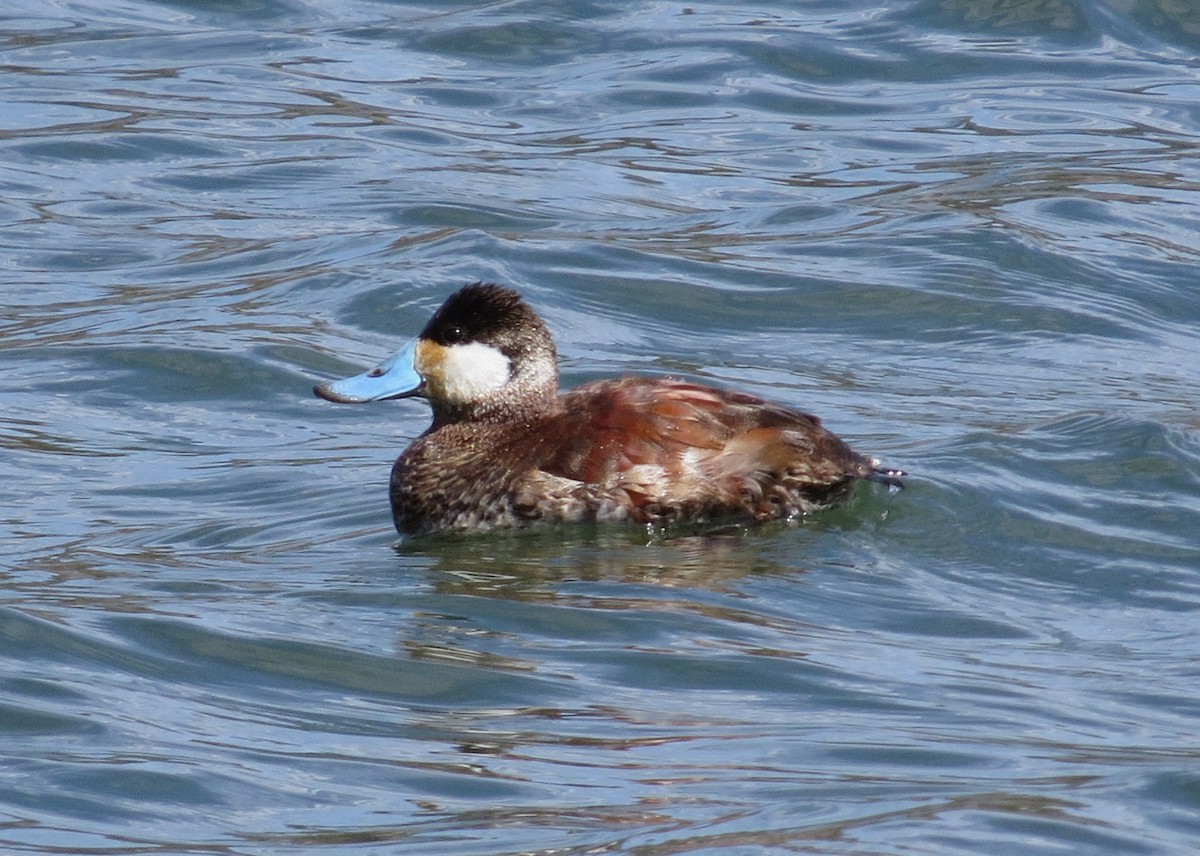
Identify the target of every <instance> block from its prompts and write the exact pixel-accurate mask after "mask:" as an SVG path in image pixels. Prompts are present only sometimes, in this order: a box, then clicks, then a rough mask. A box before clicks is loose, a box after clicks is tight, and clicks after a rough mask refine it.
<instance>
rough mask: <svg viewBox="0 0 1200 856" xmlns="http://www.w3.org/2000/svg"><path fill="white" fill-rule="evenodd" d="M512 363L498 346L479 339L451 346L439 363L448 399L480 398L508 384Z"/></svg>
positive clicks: (444, 391) (443, 388) (455, 400)
mask: <svg viewBox="0 0 1200 856" xmlns="http://www.w3.org/2000/svg"><path fill="white" fill-rule="evenodd" d="M511 367H512V362H511V361H510V360H509V358H508V357H506V356H504V354H502V353H501V352H500V351H499V350H498V349H496V348H493V347H492V346H491V345H484V344H481V343H479V342H470V343H468V344H466V345H449V346H448V347H447V348H446V350H445V352H444V353H443V356H442V361H441V365H440V366H439V369H440V374H441V376H442V377H441V381H442V384H441V385H442V393H443V395H445V397H446V399H447V400H448V401H452V402H458V403H466V402H470V401H477V400H479V399H480V398H483V397H484V396H486V395H488V394H490V393H493V392H495V391H496V390H498V389H500V387H502V386H504V384H506V383H508V379H509V376H510V369H511Z"/></svg>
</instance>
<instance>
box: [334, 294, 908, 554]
mask: <svg viewBox="0 0 1200 856" xmlns="http://www.w3.org/2000/svg"><path fill="white" fill-rule="evenodd" d="M467 346H471V347H472V353H479V352H480V347H481V346H483V349H484V351H486V350H487V349H494V350H493V351H492V353H496V352H498V353H499V354H502V355H503V356H504V357H505V358H506V359H507V360H508V363H509V364H510V365H511V370H510V376H509V378H508V381H507V383H504V384H503V385H502V386H500V387H499V388H498V389H495V388H487V387H485V386H484V385H475V384H471V383H469V382H466V381H468V380H469V379H468V378H463V377H449V376H446V373H447V372H448V371H454V372H460V373H461V372H464V371H468V370H469V368H468V367H469V366H470V364H471V363H470V361H467V360H459V359H454V358H451V357H448V356H447V355H448V354H453V353H454V351H453V349H454V348H460V349H465V348H466V347H467ZM416 353H417V354H418V364H417V365H416V370H417V371H418V372H419V373H420V376H421V378H422V383H421V387H420V389H419V390H417V391H415V392H414V393H413V394H418V395H424V396H425V397H427V398H428V399H429V400H430V404H431V405H432V407H433V413H434V421H433V425H432V426H431V427H430V428H429V430H428V431H426V432H425V433H424V434H423V435H421V436H420V437H419V438H417V440H416V441H414V442H413V444H412V445H411V446H410V447H409V448H408V449H407V450H406V451H405V452H404V454H402V455H401V456H400V458H399V460H397V461H396V464H395V466H394V467H393V469H392V479H391V501H392V511H393V514H394V517H395V522H396V527H397V529H399V530H400V531H401V532H403V533H407V534H418V533H429V532H436V531H442V530H486V529H492V528H507V527H517V526H525V525H528V524H532V523H571V522H620V521H628V522H636V523H643V524H661V523H671V522H693V523H698V522H709V521H718V520H743V521H747V522H760V521H766V520H775V519H786V518H791V517H796V516H799V515H803V514H807V513H809V512H812V511H815V510H818V509H821V508H826V507H828V506H829V505H831V504H833V503H834V502H836V501H837V500H838V499H840V498H842V497H843V496H845V494H846V493H847V492H848V490H849V488H850V487H851V486H852V485H853V483H854V482H855V480H857V479H864V478H875V477H879V478H882V479H883V480H885V481H889V482H890V483H897V477H898V476H900V475H903V474H902V473H899V472H898V471H886V472H885V471H880V470H877V469H876V467H875V464H874V462H873V461H872V460H871V459H869V458H866V457H863V456H862V455H859V454H857V453H856V452H854V451H853V450H851V449H850V447H849V446H847V445H846V444H845V443H843V442H842V441H841V440H839V439H838V438H837V437H835V436H834V435H833V434H831V433H830V432H829V431H827V430H825V428H823V427H822V426H821V423H820V421H819V420H818V419H817V418H816V417H813V416H809V415H808V414H805V413H799V412H797V411H793V410H788V409H786V408H783V407H780V406H778V405H775V404H771V403H769V402H767V401H764V400H762V399H760V398H757V397H755V396H752V395H746V394H744V393H738V392H728V391H724V390H719V389H712V388H709V387H704V386H699V385H697V384H694V383H687V382H684V381H679V380H671V379H665V378H664V379H652V378H624V379H620V380H608V381H600V382H596V383H590V384H587V385H585V386H582V387H579V388H578V389H575V390H573V391H572V392H569V393H566V394H565V395H562V396H559V395H558V392H557V388H558V371H557V366H556V358H555V352H554V345H553V342H552V340H551V338H550V335H549V332H548V331H547V330H546V328H545V326H544V324H543V323H542V322H541V320H540V319H539V318H538V317H537V316H536V315H535V314H534V313H533V312H532V311H531V310H530V309H529V308H528V307H527V306H526V304H525V303H524V302H523V301H522V300H521V299H520V297H519V296H518V295H517V293H516V292H514V291H511V290H510V289H506V288H501V287H500V286H495V285H483V284H478V283H477V284H475V285H471V286H467V287H466V288H463V289H461V290H460V291H459V292H457V293H456V294H455V295H453V296H452V297H451V298H450V299H449V300H448V301H447V302H446V303H445V305H443V306H442V308H441V309H439V310H438V311H437V313H436V314H435V315H434V317H433V319H432V320H431V321H430V322H429V324H428V325H427V326H426V327H425V329H424V330H423V331H422V334H421V339H420V344H419V347H418V348H417V349H416ZM492 365H494V364H492ZM448 367H451V368H448ZM474 389H479V390H481V391H480V392H479V393H478V394H477V395H472V394H467V393H463V392H461V391H462V390H474ZM441 390H458V391H459V392H457V393H456V394H455V395H454V396H450V395H448V394H444V393H441V392H440V391H441ZM318 394H321V395H325V396H326V397H332V396H331V395H330V394H329V393H327V392H323V391H322V389H321V388H318ZM389 397H394V396H390V395H389Z"/></svg>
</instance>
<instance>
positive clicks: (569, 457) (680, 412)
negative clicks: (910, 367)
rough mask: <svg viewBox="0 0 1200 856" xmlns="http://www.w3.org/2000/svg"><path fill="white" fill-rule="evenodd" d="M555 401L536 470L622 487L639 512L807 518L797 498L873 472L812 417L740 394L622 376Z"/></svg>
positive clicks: (676, 382) (671, 381) (866, 462)
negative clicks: (550, 444)
mask: <svg viewBox="0 0 1200 856" xmlns="http://www.w3.org/2000/svg"><path fill="white" fill-rule="evenodd" d="M561 404H562V410H561V412H560V413H559V414H558V415H557V416H556V417H555V420H554V423H555V424H554V425H553V426H552V427H551V432H552V434H553V435H554V436H556V437H557V438H559V442H558V443H555V444H554V446H555V449H554V452H553V454H552V455H551V456H550V457H549V458H548V459H547V460H545V461H543V463H542V464H541V466H540V467H539V468H540V469H541V470H542V471H544V472H546V473H547V474H550V475H554V476H561V477H564V478H569V479H573V480H577V481H579V482H584V483H588V484H592V485H597V486H602V487H604V488H610V489H619V490H621V491H624V492H625V493H627V494H628V495H629V496H630V499H631V501H632V502H633V503H634V504H635V505H637V506H639V507H642V506H650V507H652V508H660V507H661V508H667V509H678V510H679V512H680V513H686V514H689V515H690V514H695V513H696V511H697V509H699V510H700V511H701V513H704V510H705V509H710V510H711V512H712V513H714V514H715V513H745V512H747V511H750V512H751V513H752V514H754V515H755V516H763V515H767V516H779V515H780V511H779V508H780V504H781V503H783V504H785V505H788V506H789V507H792V506H794V508H792V511H793V513H794V512H795V511H800V512H803V511H806V510H808V508H806V507H803V503H802V502H801V501H800V500H799V497H800V496H801V495H804V494H812V495H816V494H819V493H822V492H827V491H829V490H830V489H832V488H834V487H836V486H839V485H842V484H844V483H845V482H847V481H848V480H849V479H850V478H853V477H862V476H865V475H867V474H868V473H869V472H870V462H869V461H868V460H867V459H865V458H863V457H861V456H860V455H857V454H856V453H854V452H853V451H851V450H850V448H849V447H848V446H846V444H845V443H843V442H842V441H841V440H839V439H838V438H837V437H835V436H834V435H833V434H831V433H830V432H828V431H827V430H825V429H824V428H823V427H821V423H820V421H819V420H818V419H817V418H816V417H813V416H809V415H808V414H805V413H800V412H798V411H793V410H788V409H787V408H783V407H779V406H778V405H774V404H771V403H769V402H766V401H764V400H762V399H760V398H757V397H755V396H752V395H746V394H744V393H737V392H729V391H725V390H719V389H712V388H709V387H704V386H700V385H698V384H693V383H687V382H683V381H675V380H666V379H649V378H624V379H621V380H614V381H601V382H598V383H592V384H587V385H585V386H582V387H580V388H578V389H576V390H574V391H572V392H570V393H568V394H566V395H565V396H563V397H562V399H561ZM562 438H568V439H567V440H566V441H565V442H564V441H563V439H562ZM772 497H774V498H772ZM706 516H707V515H706Z"/></svg>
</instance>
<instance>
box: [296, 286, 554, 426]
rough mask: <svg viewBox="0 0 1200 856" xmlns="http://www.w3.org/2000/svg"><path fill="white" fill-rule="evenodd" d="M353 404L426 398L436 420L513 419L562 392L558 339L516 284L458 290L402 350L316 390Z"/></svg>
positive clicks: (548, 403) (542, 407)
mask: <svg viewBox="0 0 1200 856" xmlns="http://www.w3.org/2000/svg"><path fill="white" fill-rule="evenodd" d="M313 392H315V393H316V394H317V395H318V396H320V397H321V398H325V399H328V400H329V401H338V402H343V403H348V404H359V403H364V402H368V401H383V400H384V399H388V398H407V397H410V396H420V397H423V398H426V399H428V400H429V403H430V405H431V406H432V408H433V415H434V424H435V425H437V424H440V423H444V422H454V421H463V420H473V419H515V418H522V417H523V416H524V415H526V414H529V413H537V412H542V411H545V410H546V409H547V408H548V407H550V406H551V404H552V403H553V401H554V398H555V396H556V394H557V392H558V359H557V354H556V353H555V350H554V341H553V339H551V338H550V332H549V331H548V330H547V329H546V325H545V324H543V323H542V320H541V319H540V318H538V316H537V315H536V314H534V312H533V310H532V309H530V308H529V306H528V305H527V304H526V303H525V301H524V300H522V299H521V296H520V295H519V294H517V293H516V292H515V291H513V290H512V289H510V288H503V287H502V286H499V285H492V284H490V283H482V282H477V283H475V284H474V285H468V286H465V287H463V288H460V289H459V290H458V291H456V292H455V293H454V294H452V295H451V296H450V297H449V299H447V300H446V302H445V303H443V304H442V307H441V308H440V309H438V311H437V312H435V313H434V314H433V317H432V318H430V319H429V323H428V324H426V325H425V329H424V330H422V331H421V334H420V335H419V336H418V337H417V338H416V339H415V340H414V341H413V342H410V343H409V344H408V345H407V346H406V347H405V348H404V349H403V350H400V351H398V352H397V353H395V354H393V355H392V356H391V357H389V358H388V359H386V360H384V361H383V362H382V363H380V364H379V365H378V366H376V367H375V368H373V369H371V370H370V371H366V372H363V373H362V374H359V375H355V376H354V377H350V378H346V379H345V380H335V381H328V382H326V383H321V384H317V386H315V387H314V388H313Z"/></svg>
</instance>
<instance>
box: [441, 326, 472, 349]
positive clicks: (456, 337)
mask: <svg viewBox="0 0 1200 856" xmlns="http://www.w3.org/2000/svg"><path fill="white" fill-rule="evenodd" d="M442 338H443V339H445V340H446V344H447V345H458V344H461V343H462V342H465V341H466V339H467V333H466V331H465V330H463V328H462V327H459V326H458V325H455V324H452V325H450V326H449V327H447V328H446V329H445V330H444V331H442Z"/></svg>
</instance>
